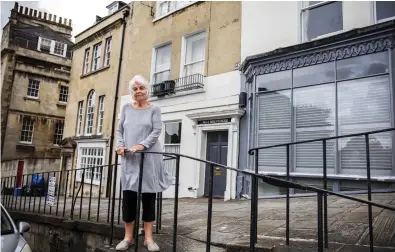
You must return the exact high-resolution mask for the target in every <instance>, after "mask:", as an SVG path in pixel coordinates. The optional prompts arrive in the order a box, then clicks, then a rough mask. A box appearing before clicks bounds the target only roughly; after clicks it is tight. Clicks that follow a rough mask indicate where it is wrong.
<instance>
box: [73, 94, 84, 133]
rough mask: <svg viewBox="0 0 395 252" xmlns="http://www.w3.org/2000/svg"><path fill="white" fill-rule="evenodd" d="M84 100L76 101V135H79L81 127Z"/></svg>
mask: <svg viewBox="0 0 395 252" xmlns="http://www.w3.org/2000/svg"><path fill="white" fill-rule="evenodd" d="M83 108H84V102H83V101H79V102H78V111H77V113H78V114H77V126H76V132H75V133H76V135H77V136H80V135H81V129H82V120H83V113H84V110H83Z"/></svg>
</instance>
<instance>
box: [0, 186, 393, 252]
mask: <svg viewBox="0 0 395 252" xmlns="http://www.w3.org/2000/svg"><path fill="white" fill-rule="evenodd" d="M353 197H356V198H361V199H367V196H366V195H353ZM17 198H19V199H18V201H16V210H18V209H19V208H21V211H23V208H25V211H28V208H27V207H28V206H29V202H30V208H31V209H30V211H32V209H33V200H32V199H29V198H28V197H27V199H26V201H27V203H25V200H24V197H17ZM3 201H4V198H3ZM372 201H374V202H377V203H381V204H386V205H391V206H395V193H380V194H373V196H372ZM38 202H39V198H36V204H35V205H34V208H35V212H37V211H38V208H39V207H38ZM43 202H44V200H42V203H41V209H40V212H41V213H42V212H43V205H44V204H43ZM76 202H77V203H76V206H75V209H74V219H80V218H81V219H83V220H87V219H88V212H89V209H90V214H89V217H90V219H89V220H90V221H95V222H96V221H97V212H99V222H106V221H107V213H108V201H107V200H106V199H102V200H101V202H100V205H98V201H97V199H92V200H91V203H90V207H89V199H86V198H84V199H83V202H82V208H80V199H78V200H77V201H76ZM115 203H116V204H115V222H116V224H117V225H120V226H122V220H121V219H122V218H121V216H120V215H119V214H118V209H120V205H119V201H118V200H117V201H116V202H115ZM71 205H72V204H71V199H67V201H66V203H65V202H64V199H62V198H60V199H59V207H58V215H59V216H62V215H63V206H64V207H65V216H66V217H68V216H69V213H70V209H71ZM14 207H15V199H14ZM49 209H50V208H49V206H47V207H46V214H49ZM55 209H56V207H52V209H51V214H52V215H55V213H56V210H55ZM178 209H179V211H178V238H177V239H178V242H177V245H179V244H181V243H185V244H187V243H188V242H189V243H190V244H191V246H192V247H191V248H193V249H192V250H189V248H187V247H186V248H185V250H177V251H200V248H201V249H202V250H205V242H206V233H207V230H206V225H207V198H199V199H180V200H179V208H178ZM80 212H81V217H80ZM173 217H174V200H172V199H164V200H163V213H162V230H161V231H160V235H156V237H157V239H159V240H158V244H160V245H161V246H162V247H165V246H167V245H169V244H170V243H169V242H171V241H172V239H171V238H170V236H169V237H167V236H166V235H170V234H172V226H173V220H174V218H173ZM118 219H119V223H118ZM373 225H374V226H373V227H374V235H373V236H374V244H375V246H376V247H375V251H395V212H392V211H389V210H383V209H380V208H377V207H373ZM249 230H250V201H249V200H232V201H226V202H225V201H223V200H220V199H214V200H213V218H212V238H211V242H212V245H213V246H214V247H213V249H218V250H212V251H234V249H236V250H237V251H243V250H244V249H247V248H248V246H249ZM328 231H329V234H328V238H329V243H330V244H329V250H327V251H358V252H359V251H361V252H363V251H365V250H366V251H368V247H367V246H368V245H369V232H368V207H367V206H366V205H364V204H362V203H358V202H354V201H351V200H347V199H342V198H339V197H335V196H328ZM159 237H161V238H159ZM316 237H317V201H316V198H315V197H303V198H291V199H290V241H291V246H292V247H293V249H301V250H289V249H290V248H286V247H284V246H283V245H284V244H285V199H261V200H259V206H258V244H257V247H258V248H259V251H272V249H273V248H274V247H276V249H277V250H276V251H309V250H310V249H312V250H311V251H316V245H317V244H316V243H317V241H316V240H317V238H316ZM166 244H167V245H166ZM170 245H171V244H170ZM193 246H196V247H193ZM199 246H200V247H199ZM221 248H222V249H225V250H221ZM281 249H282V250H281ZM284 249H287V250H284ZM169 250H170V249H169ZM169 250H167V249H165V250H163V249H162V251H169ZM139 251H140V250H139ZM141 251H144V250H141Z"/></svg>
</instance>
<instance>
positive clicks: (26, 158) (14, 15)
mask: <svg viewBox="0 0 395 252" xmlns="http://www.w3.org/2000/svg"><path fill="white" fill-rule="evenodd" d="M71 31H72V27H71V20H67V19H66V18H62V17H57V16H56V15H53V14H50V13H45V12H42V11H39V10H36V9H29V8H27V7H23V6H19V5H18V3H15V6H14V8H13V9H12V10H11V14H10V17H9V22H8V23H7V24H6V25H5V26H4V28H3V36H2V45H1V72H2V79H1V154H2V156H1V166H2V176H7V175H17V174H18V179H17V181H19V182H21V176H22V174H26V173H33V172H42V171H48V170H56V169H57V168H58V167H59V164H60V147H59V145H60V143H61V141H62V139H63V129H64V128H63V127H64V126H63V125H64V117H65V112H66V105H67V104H68V102H69V87H70V68H71V57H72V54H71V47H72V45H73V43H72V42H71V41H70V39H71ZM19 182H18V183H19ZM17 186H18V185H17Z"/></svg>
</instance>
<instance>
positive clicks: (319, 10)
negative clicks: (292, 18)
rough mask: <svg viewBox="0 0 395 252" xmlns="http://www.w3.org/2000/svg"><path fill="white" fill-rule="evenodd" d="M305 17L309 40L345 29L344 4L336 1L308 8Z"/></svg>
mask: <svg viewBox="0 0 395 252" xmlns="http://www.w3.org/2000/svg"><path fill="white" fill-rule="evenodd" d="M303 18H304V20H305V22H304V23H305V27H306V29H307V30H306V33H307V34H306V35H307V39H308V40H311V39H314V38H316V37H318V36H321V35H324V34H328V33H332V32H336V31H340V30H343V4H342V2H334V3H330V4H325V5H321V6H318V7H315V8H312V9H309V10H306V11H305V13H304V17H303Z"/></svg>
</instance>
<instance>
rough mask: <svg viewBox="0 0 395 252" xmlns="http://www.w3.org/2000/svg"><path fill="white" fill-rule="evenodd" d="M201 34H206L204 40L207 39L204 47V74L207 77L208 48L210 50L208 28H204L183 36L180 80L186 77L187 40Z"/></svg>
mask: <svg viewBox="0 0 395 252" xmlns="http://www.w3.org/2000/svg"><path fill="white" fill-rule="evenodd" d="M200 33H205V34H204V38H205V47H204V68H203V69H204V72H203V75H205V69H206V64H207V48H208V29H207V28H203V29H199V30H196V31H194V32H191V33H188V34H185V35H184V36H182V40H181V60H180V75H179V76H180V78H182V77H185V76H184V67H185V65H186V64H185V59H186V52H187V43H186V42H187V39H188V38H190V37H193V36H195V35H197V34H200Z"/></svg>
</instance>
